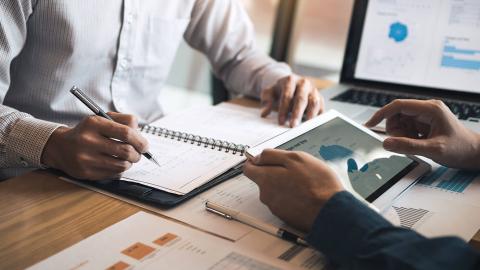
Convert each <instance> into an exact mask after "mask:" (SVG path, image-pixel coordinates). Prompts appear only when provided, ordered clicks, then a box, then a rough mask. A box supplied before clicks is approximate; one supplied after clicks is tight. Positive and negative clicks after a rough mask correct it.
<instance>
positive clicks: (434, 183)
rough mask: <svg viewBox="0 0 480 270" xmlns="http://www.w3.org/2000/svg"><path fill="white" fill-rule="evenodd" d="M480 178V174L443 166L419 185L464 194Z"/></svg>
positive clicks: (421, 180) (423, 179) (424, 178)
mask: <svg viewBox="0 0 480 270" xmlns="http://www.w3.org/2000/svg"><path fill="white" fill-rule="evenodd" d="M479 176H480V172H472V171H458V170H449V169H448V168H446V167H443V166H442V167H439V168H437V169H435V170H434V171H432V172H431V173H430V174H428V175H426V176H424V177H423V178H422V179H420V181H419V182H418V184H419V185H423V186H426V187H432V188H436V189H439V190H442V191H447V192H453V193H464V192H465V190H466V189H467V188H468V187H469V186H470V185H471V184H472V183H473V182H474V181H475V179H477V178H478V177H479Z"/></svg>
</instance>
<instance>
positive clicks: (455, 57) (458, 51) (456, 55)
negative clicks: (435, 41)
mask: <svg viewBox="0 0 480 270" xmlns="http://www.w3.org/2000/svg"><path fill="white" fill-rule="evenodd" d="M478 56H480V50H472V49H465V48H459V46H457V45H454V44H453V43H451V42H449V41H446V42H445V46H444V47H443V56H442V64H441V65H442V67H446V68H458V69H466V70H479V71H480V60H478Z"/></svg>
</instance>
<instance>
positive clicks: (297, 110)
mask: <svg viewBox="0 0 480 270" xmlns="http://www.w3.org/2000/svg"><path fill="white" fill-rule="evenodd" d="M261 102H262V106H263V108H262V117H267V116H268V115H269V114H270V113H271V112H272V110H274V109H275V110H278V123H279V124H280V125H284V124H285V123H286V122H287V120H289V121H290V122H289V124H290V127H295V126H297V125H298V124H300V122H301V121H302V117H303V114H305V115H306V120H309V119H312V118H313V117H315V116H317V115H318V114H320V113H322V112H323V109H324V102H323V97H322V96H321V95H320V94H319V93H318V89H317V88H316V87H315V86H314V85H313V83H312V82H311V81H309V80H307V79H305V78H303V77H300V76H297V75H290V76H287V77H284V78H282V79H280V80H278V82H277V83H276V84H275V85H274V86H272V87H270V88H267V89H264V90H263V91H262V94H261Z"/></svg>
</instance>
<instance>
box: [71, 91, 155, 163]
mask: <svg viewBox="0 0 480 270" xmlns="http://www.w3.org/2000/svg"><path fill="white" fill-rule="evenodd" d="M70 93H72V94H73V95H74V96H75V97H77V98H78V99H79V100H80V101H81V102H82V103H83V104H85V106H87V107H88V108H89V109H90V110H92V112H93V113H95V115H98V116H101V117H103V118H106V119H108V120H111V121H114V120H113V119H112V118H111V117H110V116H109V115H108V114H106V113H105V112H104V111H103V110H102V108H100V107H99V106H98V105H97V104H96V103H95V102H94V101H93V100H92V99H91V98H89V97H88V96H87V95H85V93H83V91H82V90H80V89H79V88H78V87H76V86H74V87H72V89H70ZM142 155H143V156H144V157H146V158H147V159H148V160H150V161H151V162H153V163H155V164H156V165H157V166H159V167H160V163H158V161H157V160H156V159H155V157H153V155H152V153H150V152H148V151H147V152H145V153H142Z"/></svg>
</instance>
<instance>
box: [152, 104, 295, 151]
mask: <svg viewBox="0 0 480 270" xmlns="http://www.w3.org/2000/svg"><path fill="white" fill-rule="evenodd" d="M151 125H152V126H157V127H162V128H167V129H172V130H175V131H181V132H187V133H192V134H195V135H200V136H204V137H209V138H214V139H218V140H223V141H229V142H232V143H236V144H243V145H249V146H255V145H257V144H260V143H262V142H264V141H266V140H268V139H271V138H272V137H274V136H277V135H279V134H281V133H283V132H285V131H287V130H288V128H287V127H284V126H283V127H282V126H279V125H278V121H277V114H276V113H272V114H271V115H270V116H268V117H267V118H261V117H260V110H259V109H254V108H246V107H244V106H239V105H235V104H229V103H222V104H220V105H217V106H209V107H200V108H194V109H190V110H187V111H184V112H181V113H177V114H173V115H168V116H166V117H164V118H162V119H160V120H159V121H156V122H154V123H152V124H151Z"/></svg>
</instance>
